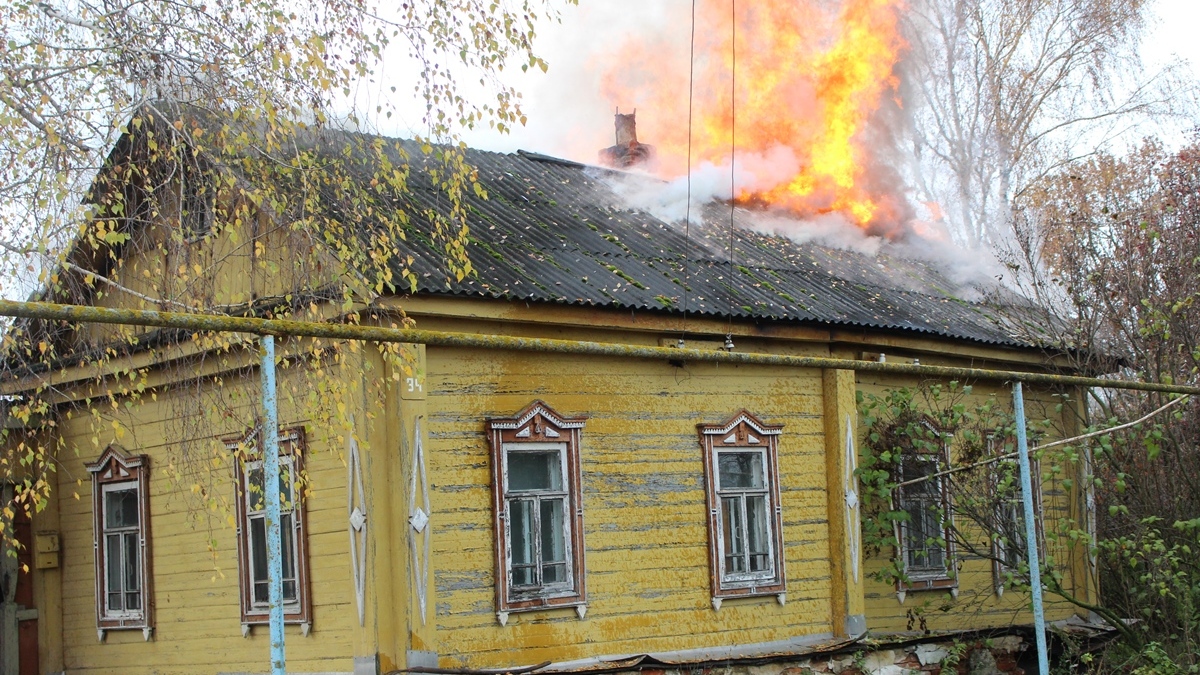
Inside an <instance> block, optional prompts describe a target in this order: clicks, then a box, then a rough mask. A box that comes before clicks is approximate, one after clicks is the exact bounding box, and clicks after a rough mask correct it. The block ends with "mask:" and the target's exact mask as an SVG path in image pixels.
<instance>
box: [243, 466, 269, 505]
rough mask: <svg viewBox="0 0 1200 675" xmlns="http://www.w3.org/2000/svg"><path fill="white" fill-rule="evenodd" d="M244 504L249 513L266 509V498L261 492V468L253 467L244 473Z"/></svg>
mask: <svg viewBox="0 0 1200 675" xmlns="http://www.w3.org/2000/svg"><path fill="white" fill-rule="evenodd" d="M246 483H247V484H248V485H247V486H246V504H247V505H248V506H249V510H250V511H262V510H263V509H264V508H266V502H265V499H266V497H265V496H264V495H265V493H264V492H263V470H262V466H261V465H260V466H257V467H254V468H253V469H249V470H247V471H246Z"/></svg>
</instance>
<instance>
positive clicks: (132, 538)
mask: <svg viewBox="0 0 1200 675" xmlns="http://www.w3.org/2000/svg"><path fill="white" fill-rule="evenodd" d="M124 539H125V556H124V557H125V561H124V562H125V590H126V591H130V592H135V591H140V590H141V588H142V584H141V583H140V580H139V579H140V577H141V569H140V565H139V564H138V563H139V560H140V559H141V556H139V555H138V535H137V533H136V532H129V533H127V534H125V536H124Z"/></svg>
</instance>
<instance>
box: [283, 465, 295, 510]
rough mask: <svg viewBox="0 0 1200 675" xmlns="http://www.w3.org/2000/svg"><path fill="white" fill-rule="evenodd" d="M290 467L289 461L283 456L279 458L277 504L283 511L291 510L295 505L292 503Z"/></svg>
mask: <svg viewBox="0 0 1200 675" xmlns="http://www.w3.org/2000/svg"><path fill="white" fill-rule="evenodd" d="M292 483H293V481H292V467H291V461H290V460H285V459H283V458H280V459H279V505H280V507H281V508H282V509H283V510H285V511H291V510H292V508H294V507H295V504H293V503H292V495H293V492H294V491H293V490H292V487H293V486H292Z"/></svg>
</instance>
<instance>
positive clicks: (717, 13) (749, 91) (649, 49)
mask: <svg viewBox="0 0 1200 675" xmlns="http://www.w3.org/2000/svg"><path fill="white" fill-rule="evenodd" d="M902 2H903V0H841V2H840V6H839V7H838V8H837V9H836V11H832V12H831V11H828V10H827V9H825V8H824V7H825V6H827V5H828V4H829V3H817V2H796V0H742V2H738V3H737V5H736V12H737V14H736V17H734V16H733V15H732V12H731V4H732V2H731V0H700V1H699V4H698V6H697V14H696V43H695V53H696V60H695V63H694V68H695V81H694V82H695V84H694V96H695V103H694V113H693V117H692V129H691V147H692V151H691V155H692V166H691V167H688V166H687V163H688V162H687V158H688V128H687V124H686V123H685V120H686V117H684V118H683V119H680V118H679V117H676V116H675V115H676V114H677V113H678V112H679V110H680V107H681V105H686V103H687V100H688V68H689V64H688V45H687V44H682V45H680V44H679V42H678V38H676V42H675V44H674V45H668V44H666V42H665V40H666V38H664V40H663V41H662V42H661V43H660V44H653V45H652V44H646V43H641V44H633V45H624V46H622V47H621V48H620V49H619V50H618V51H617V54H616V55H615V56H610V57H609V66H610V67H609V68H608V72H607V73H606V74H605V76H604V90H605V94H606V96H608V97H609V99H610V100H612V101H614V102H615V103H617V104H618V105H622V106H629V104H630V103H634V104H636V106H637V107H638V108H639V109H640V111H641V115H639V120H638V122H639V127H641V128H640V129H639V134H638V135H639V137H640V140H642V141H644V142H647V143H650V144H652V145H655V146H656V147H657V150H658V156H659V161H660V164H659V171H660V172H661V173H663V174H664V175H665V176H666V177H676V176H680V175H683V174H684V173H686V172H687V171H689V170H691V169H694V168H696V166H697V165H698V164H700V163H701V162H711V163H713V164H724V165H725V166H728V164H729V156H730V152H731V149H733V150H734V151H735V155H734V156H735V157H736V166H737V167H738V168H739V170H742V169H744V168H746V167H750V168H751V170H752V171H753V173H754V180H744V181H742V183H743V184H742V185H740V186H739V187H738V188H737V193H736V194H735V195H734V196H735V198H736V199H737V200H738V201H740V202H744V203H765V204H767V205H770V206H775V207H781V208H785V209H788V210H790V211H792V212H794V213H796V214H798V215H800V216H810V215H815V214H820V213H830V212H839V213H842V214H843V215H845V216H846V217H847V218H848V219H849V220H851V221H852V222H854V223H856V224H858V225H859V226H860V227H863V228H865V229H868V230H871V231H874V232H880V233H894V232H895V231H897V230H898V229H899V228H900V226H901V225H902V221H903V220H904V219H905V214H906V213H907V211H908V207H907V203H906V201H905V199H904V197H903V195H902V194H898V192H899V191H898V190H896V189H894V188H893V187H892V186H893V185H896V184H898V183H899V181H898V180H894V172H892V171H891V170H890V169H888V168H887V165H886V162H885V161H883V159H882V158H880V157H878V156H877V155H879V154H882V153H877V152H873V150H874V149H876V148H879V147H883V146H885V145H886V141H887V139H886V137H885V134H881V133H879V129H880V128H882V125H881V124H879V122H880V121H881V120H882V118H884V117H885V116H886V112H887V111H894V110H896V109H897V108H898V107H899V101H898V96H897V86H898V78H897V76H896V74H895V66H896V64H897V62H898V60H899V58H900V56H901V54H902V52H903V51H904V49H905V46H906V45H905V42H904V40H903V39H902V38H901V36H900V33H899V30H898V26H897V23H898V12H899V10H900V9H901V3H902ZM734 21H736V46H737V50H736V55H735V53H734V50H733V49H732V45H733V33H734V31H733V28H734V25H733V22H734ZM680 52H682V53H680ZM735 56H736V65H737V68H736V89H735V88H734V87H733V83H734V79H733V77H731V74H732V73H733V64H734V57H735ZM731 100H732V101H734V102H736V110H734V109H733V106H731V105H730V102H731ZM681 102H682V103H681ZM735 115H736V122H737V127H736V133H735V132H734V129H733V125H732V121H733V117H734V116H735ZM781 148H782V149H783V151H782V152H781ZM780 158H785V159H786V160H787V161H780ZM780 174H782V175H780Z"/></svg>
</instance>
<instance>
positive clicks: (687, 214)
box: [679, 0, 696, 348]
mask: <svg viewBox="0 0 1200 675" xmlns="http://www.w3.org/2000/svg"><path fill="white" fill-rule="evenodd" d="M691 31H692V34H691V51H690V52H689V53H688V135H687V167H686V168H687V204H686V205H685V206H684V216H683V324H682V326H681V327H680V328H681V329H680V331H679V347H681V348H682V347H683V345H684V337H686V335H687V315H688V284H689V283H690V278H689V274H688V273H689V266H688V259H689V256H691V254H692V102H693V100H694V98H693V97H694V83H695V80H696V0H692V28H691Z"/></svg>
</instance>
